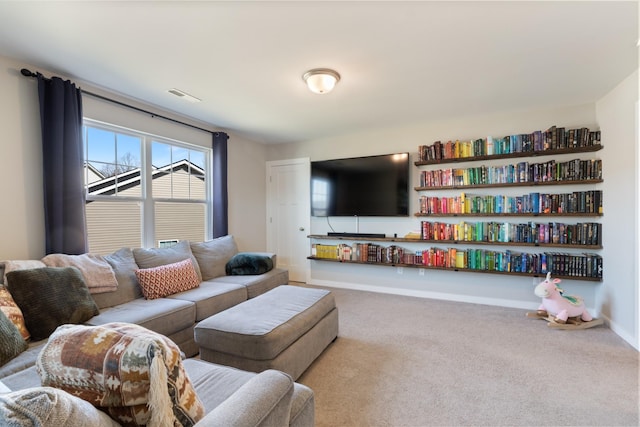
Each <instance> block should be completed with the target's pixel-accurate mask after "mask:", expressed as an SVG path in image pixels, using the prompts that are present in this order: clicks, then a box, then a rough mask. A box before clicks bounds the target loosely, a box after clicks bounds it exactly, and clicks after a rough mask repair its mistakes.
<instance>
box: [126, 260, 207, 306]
mask: <svg viewBox="0 0 640 427" xmlns="http://www.w3.org/2000/svg"><path fill="white" fill-rule="evenodd" d="M136 277H137V278H138V282H140V288H142V294H143V295H144V297H145V298H146V299H156V298H162V297H166V296H167V295H172V294H176V293H178V292H183V291H188V290H189V289H193V288H197V287H198V286H200V279H199V278H198V273H196V269H195V268H194V267H193V262H192V261H191V259H190V258H187V259H185V260H184V261H180V262H175V263H173V264H167V265H161V266H159V267H152V268H141V269H139V270H136Z"/></svg>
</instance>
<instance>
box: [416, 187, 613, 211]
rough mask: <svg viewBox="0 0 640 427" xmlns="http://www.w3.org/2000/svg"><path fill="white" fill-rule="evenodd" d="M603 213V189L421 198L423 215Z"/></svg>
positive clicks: (462, 194)
mask: <svg viewBox="0 0 640 427" xmlns="http://www.w3.org/2000/svg"><path fill="white" fill-rule="evenodd" d="M494 213H495V214H562V213H574V214H575V213H584V214H602V191H601V190H589V191H574V192H572V193H560V194H548V193H538V192H533V193H529V194H524V195H522V196H505V195H472V194H466V193H461V194H460V196H453V197H433V196H421V197H420V214H427V215H428V214H494Z"/></svg>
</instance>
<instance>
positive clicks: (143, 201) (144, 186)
mask: <svg viewBox="0 0 640 427" xmlns="http://www.w3.org/2000/svg"><path fill="white" fill-rule="evenodd" d="M82 125H83V151H84V152H83V157H84V158H83V162H87V147H88V145H87V144H88V140H87V138H86V132H87V130H86V129H87V127H92V128H97V129H101V130H105V131H108V132H115V133H120V134H125V135H129V136H133V137H139V138H140V196H121V195H118V194H117V191H116V194H115V195H91V194H89V189H88V185H87V184H86V183H87V176H86V175H85V176H84V179H85V188H84V195H85V205H86V204H87V203H88V202H90V201H103V202H104V201H108V202H111V203H122V202H138V203H140V215H141V218H140V225H141V236H140V246H141V247H145V248H152V247H156V241H157V239H156V238H155V228H156V221H155V204H156V203H194V204H200V205H203V206H204V207H205V218H204V221H205V224H204V234H205V235H204V236H203V237H204V239H205V240H210V239H211V238H212V235H213V183H212V176H213V174H212V173H211V168H212V167H213V149H212V148H211V147H205V146H202V145H197V144H192V143H188V142H184V141H179V140H176V139H173V138H167V137H164V136H161V135H156V134H152V133H149V132H144V131H139V130H135V129H130V128H127V127H124V126H119V125H115V124H112V123H106V122H103V121H99V120H95V119H91V118H88V117H84V118H83V123H82ZM154 142H158V143H162V144H167V145H169V146H171V147H180V148H184V149H188V150H194V151H199V152H202V153H203V155H204V181H205V199H194V198H191V191H189V198H180V197H169V198H167V197H155V198H154V197H153V185H152V183H153V164H152V146H153V143H154ZM116 161H117V157H116Z"/></svg>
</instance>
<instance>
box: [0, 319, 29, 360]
mask: <svg viewBox="0 0 640 427" xmlns="http://www.w3.org/2000/svg"><path fill="white" fill-rule="evenodd" d="M0 342H2V345H1V346H0V366H2V365H4V364H5V363H7V362H8V361H10V360H11V359H13V358H14V357H16V356H17V355H19V354H20V353H22V352H23V351H25V350H26V349H27V347H28V346H29V344H27V342H26V341H25V340H24V338H23V337H22V335H20V331H19V330H18V328H16V325H14V324H13V322H12V321H11V320H9V318H8V317H7V316H5V315H4V313H3V312H2V311H0Z"/></svg>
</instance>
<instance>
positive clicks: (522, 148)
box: [418, 126, 600, 161]
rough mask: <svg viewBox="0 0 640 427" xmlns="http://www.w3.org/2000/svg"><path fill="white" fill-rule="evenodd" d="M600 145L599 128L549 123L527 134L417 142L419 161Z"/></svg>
mask: <svg viewBox="0 0 640 427" xmlns="http://www.w3.org/2000/svg"><path fill="white" fill-rule="evenodd" d="M594 145H600V131H599V130H597V131H591V130H589V128H586V127H583V128H577V129H566V128H564V127H557V126H552V127H550V128H549V129H547V130H546V131H542V130H537V131H534V132H532V133H527V134H517V135H508V136H505V137H502V138H493V137H491V136H488V137H486V138H479V139H473V140H469V141H459V140H456V141H447V142H445V143H443V142H442V141H435V142H434V143H433V144H431V145H420V146H419V147H418V154H419V158H420V160H421V161H430V160H443V159H457V158H464V157H478V156H491V155H500V154H510V153H521V152H540V151H546V150H558V149H565V148H578V147H589V146H594Z"/></svg>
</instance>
